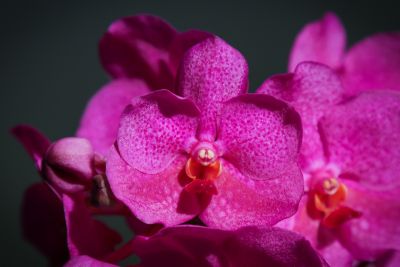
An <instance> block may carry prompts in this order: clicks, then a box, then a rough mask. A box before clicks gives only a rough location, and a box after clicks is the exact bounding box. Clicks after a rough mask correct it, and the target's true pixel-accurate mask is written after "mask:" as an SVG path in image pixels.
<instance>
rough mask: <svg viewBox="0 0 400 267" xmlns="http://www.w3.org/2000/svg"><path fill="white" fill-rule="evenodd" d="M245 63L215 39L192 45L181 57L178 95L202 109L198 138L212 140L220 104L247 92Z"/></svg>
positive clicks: (230, 49) (230, 48) (238, 53)
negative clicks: (199, 136) (199, 135)
mask: <svg viewBox="0 0 400 267" xmlns="http://www.w3.org/2000/svg"><path fill="white" fill-rule="evenodd" d="M247 75H248V67H247V63H246V60H245V59H244V58H243V56H242V55H241V54H240V52H239V51H237V50H235V49H234V48H232V47H231V46H229V45H228V44H227V43H225V42H224V41H223V40H221V39H219V38H217V37H214V38H208V39H207V40H205V41H203V42H201V43H199V44H197V45H195V46H193V47H192V48H191V49H190V50H189V51H188V52H187V53H186V54H185V56H184V58H183V62H182V66H181V69H180V74H179V84H178V88H179V89H178V92H179V94H180V95H182V96H185V97H188V98H189V99H191V100H192V101H193V102H194V103H195V104H196V105H197V106H198V107H199V109H200V110H201V112H202V119H201V124H200V125H201V129H200V134H201V136H202V138H201V139H203V140H205V139H206V140H208V141H212V140H213V138H215V134H216V132H215V131H216V123H215V121H216V116H217V115H219V113H220V108H221V105H222V103H223V102H225V101H227V100H229V99H230V98H232V97H235V96H237V95H239V94H241V93H244V92H246V90H247V86H248V77H247Z"/></svg>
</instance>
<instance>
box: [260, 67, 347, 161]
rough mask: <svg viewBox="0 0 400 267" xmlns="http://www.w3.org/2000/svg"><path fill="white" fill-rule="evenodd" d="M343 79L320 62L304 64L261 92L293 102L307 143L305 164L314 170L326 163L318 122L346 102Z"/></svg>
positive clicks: (270, 82)
mask: <svg viewBox="0 0 400 267" xmlns="http://www.w3.org/2000/svg"><path fill="white" fill-rule="evenodd" d="M343 91H344V90H343V88H342V85H341V83H340V79H339V77H338V76H337V75H336V74H335V73H334V71H333V70H331V69H330V68H329V67H326V66H324V65H321V64H318V63H312V62H304V63H300V64H299V65H298V66H297V67H296V69H295V71H294V73H290V74H281V75H275V76H273V77H271V78H270V79H268V80H266V81H265V82H264V83H263V84H262V85H261V87H260V88H259V89H258V90H257V93H264V94H269V95H272V96H274V97H276V98H278V99H281V100H283V101H286V102H288V103H290V104H291V105H292V106H293V107H294V108H295V109H296V111H298V112H299V113H300V115H301V120H302V125H303V143H302V148H301V158H300V159H301V164H302V167H303V168H307V167H310V165H311V164H312V163H313V162H315V161H324V159H325V158H324V151H323V147H322V142H321V137H320V134H321V133H320V132H319V130H318V121H319V119H320V118H321V117H322V116H323V114H324V113H326V112H328V113H329V112H332V110H334V106H335V105H336V104H337V103H339V102H340V101H342V99H343Z"/></svg>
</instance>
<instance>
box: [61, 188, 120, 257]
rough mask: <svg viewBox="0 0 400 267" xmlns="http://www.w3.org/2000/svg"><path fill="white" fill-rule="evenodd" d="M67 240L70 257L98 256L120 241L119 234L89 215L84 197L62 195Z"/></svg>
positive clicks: (105, 253)
mask: <svg viewBox="0 0 400 267" xmlns="http://www.w3.org/2000/svg"><path fill="white" fill-rule="evenodd" d="M63 204H64V212H65V220H66V224H67V241H68V248H69V252H70V255H71V257H75V256H79V255H89V256H91V257H95V258H100V257H103V256H105V255H107V254H108V253H110V252H112V251H113V250H114V248H115V246H116V245H117V244H118V243H119V242H121V241H122V239H121V237H120V235H119V234H118V233H117V232H115V231H114V230H111V229H110V228H109V227H107V226H106V225H105V224H103V223H101V222H100V221H97V220H95V219H93V218H92V217H91V214H90V213H89V208H88V206H87V205H86V203H85V199H83V198H81V196H75V197H74V198H72V197H70V196H68V195H63Z"/></svg>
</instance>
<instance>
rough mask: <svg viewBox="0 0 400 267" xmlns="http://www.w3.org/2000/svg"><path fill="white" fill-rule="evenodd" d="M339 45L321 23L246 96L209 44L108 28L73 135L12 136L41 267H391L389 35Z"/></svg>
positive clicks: (393, 75) (150, 22)
mask: <svg viewBox="0 0 400 267" xmlns="http://www.w3.org/2000/svg"><path fill="white" fill-rule="evenodd" d="M344 49H345V33H344V29H343V27H342V25H341V23H340V21H339V20H338V18H337V17H336V16H335V15H334V14H330V13H328V14H326V15H325V16H324V17H323V18H322V19H321V20H320V21H317V22H314V23H311V24H309V25H306V27H304V29H303V30H302V31H301V32H300V34H299V35H298V37H297V39H296V41H295V44H294V47H293V49H292V52H291V55H290V61H289V73H287V74H278V75H275V76H272V77H270V78H268V79H267V80H266V81H265V82H264V83H263V84H262V85H261V86H260V87H259V88H258V89H257V90H256V93H248V92H247V90H248V85H249V82H248V66H247V63H246V60H245V59H244V58H243V56H242V55H241V53H240V52H239V51H237V50H236V49H234V48H233V47H231V46H230V45H229V44H227V43H226V42H225V41H224V40H222V39H221V38H219V37H217V36H215V35H213V34H210V33H207V32H203V31H198V30H190V31H187V32H183V33H181V32H178V31H176V30H175V29H174V28H173V27H171V26H170V25H169V24H167V23H166V22H164V21H162V20H161V19H159V18H157V17H154V16H149V15H139V16H133V17H127V18H123V19H121V20H118V21H116V22H114V23H113V24H112V25H111V26H110V27H109V29H108V31H107V32H106V34H105V35H104V37H103V38H102V39H101V41H100V57H101V62H102V64H103V66H104V68H105V70H106V71H107V72H108V73H109V74H110V76H111V77H112V79H111V81H110V82H109V83H108V84H107V85H105V86H104V87H103V88H101V89H100V90H99V91H98V92H97V93H96V94H95V95H94V96H93V98H92V99H91V100H90V102H89V103H88V105H87V108H86V110H85V113H84V115H83V117H82V119H81V123H80V126H79V128H78V130H77V133H76V136H74V137H67V138H62V139H59V140H56V141H55V142H51V141H49V140H48V139H47V138H46V137H45V136H44V135H43V134H41V133H40V132H39V131H37V130H36V129H34V128H32V127H30V126H27V125H19V126H17V127H15V128H14V129H13V130H12V132H13V134H14V135H15V136H16V138H17V139H18V140H19V141H20V142H21V143H22V145H23V146H24V147H25V149H26V150H27V152H28V153H29V155H30V156H31V157H32V159H33V161H34V163H35V166H36V168H37V170H38V171H39V173H40V175H41V177H42V182H40V183H37V184H34V185H32V186H31V187H30V188H29V189H28V190H27V192H26V194H25V199H24V201H23V212H22V215H23V218H22V220H23V230H24V236H25V238H26V239H27V240H28V241H29V242H31V243H32V244H33V245H35V246H36V247H37V248H38V249H39V250H40V251H41V252H42V253H43V254H44V255H45V256H46V257H47V258H48V260H49V264H50V265H52V266H62V265H64V266H68V267H74V266H105V267H106V266H108V267H110V266H117V265H118V264H122V263H121V262H122V261H124V260H125V261H126V259H127V258H129V257H130V256H132V255H136V256H138V257H139V258H140V264H139V265H137V266H163V265H164V266H165V265H167V266H213V267H218V266H238V267H240V266H299V267H301V266H304V267H314V266H315V267H318V266H321V267H322V266H338V267H351V266H366V264H374V266H398V264H400V253H399V250H400V227H398V221H399V220H400V200H399V198H398V194H399V193H400V149H399V147H400V93H399V90H400V34H399V33H384V34H377V35H374V36H372V37H369V38H367V39H365V40H363V41H361V42H360V43H358V44H356V45H355V46H354V47H353V48H351V49H350V50H349V51H348V52H345V50H344ZM104 215H114V216H121V217H123V218H124V219H125V220H126V222H127V224H128V226H129V227H130V228H131V229H132V232H134V233H135V236H134V237H133V238H132V239H131V240H128V241H127V242H124V241H123V238H122V237H121V236H120V234H119V233H118V232H117V231H116V230H115V229H112V228H110V227H109V226H107V225H106V224H105V223H103V222H102V221H101V220H100V219H99V216H104ZM131 266H132V265H131ZM134 266H136V265H134Z"/></svg>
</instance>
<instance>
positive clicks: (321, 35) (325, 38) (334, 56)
mask: <svg viewBox="0 0 400 267" xmlns="http://www.w3.org/2000/svg"><path fill="white" fill-rule="evenodd" d="M345 45H346V34H345V30H344V28H343V25H342V24H341V22H340V20H339V18H338V17H336V15H335V14H333V13H326V14H325V15H324V17H323V18H322V19H321V20H318V21H315V22H312V23H309V24H307V25H306V26H305V27H304V28H303V29H302V30H301V32H300V33H299V34H298V35H297V37H296V41H295V43H294V45H293V47H292V51H291V53H290V59H289V71H293V70H294V69H295V68H296V66H297V64H299V63H301V62H302V61H316V62H320V63H323V64H326V65H328V66H330V67H332V68H335V69H336V68H338V67H340V66H341V64H342V59H343V53H344V49H345Z"/></svg>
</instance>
